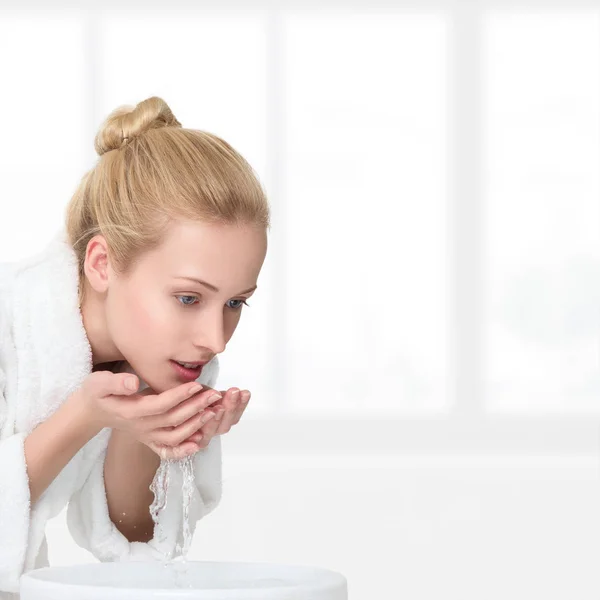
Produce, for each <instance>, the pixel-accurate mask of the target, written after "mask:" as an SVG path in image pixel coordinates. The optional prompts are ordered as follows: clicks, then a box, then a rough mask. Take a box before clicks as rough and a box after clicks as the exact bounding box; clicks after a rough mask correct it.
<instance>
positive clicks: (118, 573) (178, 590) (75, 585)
mask: <svg viewBox="0 0 600 600" xmlns="http://www.w3.org/2000/svg"><path fill="white" fill-rule="evenodd" d="M153 598H160V599H161V600H171V599H172V600H183V599H190V598H194V599H195V600H245V599H249V598H252V599H254V600H347V598H348V592H347V584H346V579H345V578H344V577H343V576H342V575H340V574H339V573H335V572H334V571H329V570H326V569H321V568H315V567H307V566H293V565H280V564H267V563H240V562H204V561H188V562H177V561H176V562H173V563H171V564H165V563H162V562H158V561H157V562H145V561H142V562H112V563H94V564H86V565H74V566H71V567H45V568H43V569H36V570H33V571H29V572H28V573H25V574H24V575H23V576H22V577H21V600H149V599H153Z"/></svg>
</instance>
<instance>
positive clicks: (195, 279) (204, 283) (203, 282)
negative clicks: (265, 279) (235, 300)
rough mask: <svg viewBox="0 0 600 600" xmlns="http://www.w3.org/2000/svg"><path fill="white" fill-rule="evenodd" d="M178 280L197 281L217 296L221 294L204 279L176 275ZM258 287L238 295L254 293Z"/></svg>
mask: <svg viewBox="0 0 600 600" xmlns="http://www.w3.org/2000/svg"><path fill="white" fill-rule="evenodd" d="M175 278H176V279H189V280H190V281H195V282H196V283H199V284H201V285H203V286H205V287H207V288H208V289H209V290H211V291H213V292H215V294H217V293H219V289H218V288H217V287H215V286H214V285H212V284H211V283H208V282H206V281H202V279H197V278H196V277H188V276H187V275H175ZM257 287H258V286H256V285H255V286H254V287H251V288H248V289H247V290H244V291H243V292H240V293H239V294H238V296H239V295H241V294H247V293H248V292H253V291H254V290H255V289H256V288H257Z"/></svg>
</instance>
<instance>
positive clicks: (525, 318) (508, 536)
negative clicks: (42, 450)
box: [0, 0, 600, 600]
mask: <svg viewBox="0 0 600 600" xmlns="http://www.w3.org/2000/svg"><path fill="white" fill-rule="evenodd" d="M0 81H1V84H0V85H1V93H0V114H1V115H2V126H1V143H0V206H1V213H0V261H8V260H10V261H12V260H17V259H19V258H21V257H24V256H27V255H29V254H31V253H33V252H34V251H38V250H40V249H41V248H42V247H43V246H44V245H45V244H46V243H47V242H48V240H49V236H50V235H51V234H52V232H54V231H55V230H56V229H57V228H58V227H60V226H61V221H62V215H63V210H64V207H65V206H66V204H67V202H68V200H69V198H70V196H71V194H72V193H73V191H74V189H75V187H76V185H77V183H78V181H79V179H80V178H81V176H82V175H83V173H84V172H85V171H86V170H87V169H89V168H91V166H92V165H93V163H94V161H95V152H94V149H93V137H94V135H95V133H96V131H97V129H98V127H99V125H100V123H101V122H102V120H103V118H104V117H106V116H107V115H108V113H109V112H110V111H111V110H112V109H113V108H116V107H117V106H119V105H121V104H135V103H137V102H139V101H141V100H143V99H145V98H147V97H149V96H151V95H158V96H161V97H163V98H164V99H165V100H166V101H167V102H168V103H169V105H170V106H171V108H172V109H173V111H174V113H175V115H176V116H177V118H178V119H179V120H180V121H181V122H182V123H183V125H184V127H191V128H198V129H205V130H208V131H211V132H214V133H216V134H217V135H220V136H222V137H223V138H225V139H226V140H228V141H229V142H230V143H232V145H233V146H234V147H236V148H237V149H238V150H239V151H240V152H241V153H242V154H243V155H244V156H245V157H246V158H247V159H248V160H249V162H250V163H251V164H252V165H253V166H254V167H255V169H256V170H257V172H258V174H259V176H260V177H261V179H262V180H263V182H264V184H265V187H266V189H267V192H268V194H269V197H270V200H271V204H272V212H273V226H272V232H271V234H270V250H269V255H268V258H267V262H266V264H265V268H264V271H263V273H262V275H261V278H260V279H259V289H258V291H257V292H256V294H255V296H254V298H253V301H251V302H250V305H251V307H250V308H249V309H244V314H243V318H242V320H241V323H240V326H239V328H238V330H237V331H236V334H235V336H234V337H233V339H232V340H231V342H230V344H229V346H228V348H227V351H226V352H225V353H224V354H223V355H222V356H221V366H222V370H221V373H222V376H221V380H220V382H219V387H220V388H222V389H225V388H227V387H228V386H231V385H237V386H242V387H246V388H248V389H250V390H251V391H252V392H253V397H252V400H251V402H250V406H249V408H248V410H247V411H246V414H245V416H244V418H243V419H242V421H241V422H240V423H239V424H238V425H237V426H235V427H234V428H233V429H232V431H231V432H230V433H229V434H227V435H226V436H224V438H223V450H224V497H223V500H222V503H221V505H220V506H219V508H218V509H217V510H216V511H215V512H214V513H212V514H211V515H209V516H208V517H206V519H204V520H202V521H201V522H200V523H199V524H198V528H197V531H196V536H195V539H194V543H193V546H192V549H191V551H190V558H191V559H194V560H240V561H269V562H287V563H298V564H312V565H318V566H323V567H327V568H331V569H334V570H338V571H340V572H342V573H343V574H345V575H346V577H347V579H348V583H349V592H350V598H351V599H352V600H372V599H375V598H376V599H378V600H388V599H389V600H392V599H398V600H399V599H403V600H404V599H406V600H437V599H438V598H448V599H450V598H452V599H460V600H482V599H485V600H500V599H502V600H504V599H506V598H511V599H513V600H517V599H523V600H525V599H527V600H530V599H532V598H545V599H546V600H555V599H556V600H558V599H567V598H568V599H569V600H575V599H577V600H591V599H592V598H594V599H596V598H598V595H599V593H600V584H599V583H598V577H597V572H598V564H599V563H600V546H599V544H598V539H599V538H600V518H599V512H600V511H599V509H600V469H599V466H600V465H599V455H600V453H599V440H600V279H599V267H600V202H599V191H600V190H599V183H600V178H599V175H600V156H599V155H600V3H598V2H597V1H591V0H546V1H544V0H523V1H519V0H505V1H500V0H482V1H480V2H476V1H466V0H464V1H459V0H455V1H450V0H396V1H391V0H388V1H385V0H353V1H352V2H342V1H337V0H320V1H319V2H316V1H312V0H308V1H304V2H300V1H292V0H289V1H281V2H265V1H263V2H259V1H255V0H245V1H242V0H238V1H235V0H221V1H216V0H213V1H197V2H190V1H182V0H170V1H169V2H168V3H167V2H164V0H163V1H159V0H147V1H145V2H138V1H134V0H119V1H118V2H117V1H116V0H110V1H105V2H93V3H92V2H89V3H85V2H75V1H72V2H67V1H64V2H59V1H54V0H53V1H50V2H42V1H41V0H38V1H34V0H12V1H11V0H4V1H0ZM31 293H32V294H33V293H35V290H31ZM48 539H49V544H50V561H51V564H53V565H63V564H64V565H66V564H72V563H81V562H89V561H92V560H94V559H93V557H92V556H91V555H90V554H88V553H87V552H86V551H84V550H82V549H80V548H79V547H78V546H76V545H75V543H74V542H73V541H72V539H71V537H70V535H69V533H68V531H67V528H66V523H65V514H64V513H62V514H61V515H59V516H58V517H57V518H56V519H54V520H53V521H51V522H50V524H49V527H48Z"/></svg>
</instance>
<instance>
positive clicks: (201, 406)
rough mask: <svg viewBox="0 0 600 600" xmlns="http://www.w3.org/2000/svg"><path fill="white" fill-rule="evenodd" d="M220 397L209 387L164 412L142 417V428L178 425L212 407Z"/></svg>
mask: <svg viewBox="0 0 600 600" xmlns="http://www.w3.org/2000/svg"><path fill="white" fill-rule="evenodd" d="M220 399H221V395H220V394H219V393H217V392H215V391H214V390H212V389H210V388H209V389H208V390H207V392H206V393H204V392H202V393H201V394H195V395H193V396H192V397H191V398H188V399H187V400H184V401H183V402H182V403H181V404H179V405H178V406H176V407H175V408H172V409H171V410H169V411H167V412H166V413H163V414H160V415H151V416H148V417H142V420H143V422H144V428H145V429H146V430H150V429H160V428H163V427H178V426H179V425H181V424H182V423H185V421H187V420H188V419H190V418H192V417H193V416H194V415H197V414H198V413H200V412H202V411H203V410H205V409H206V408H208V407H209V406H210V407H211V408H213V407H214V405H215V403H216V402H218V401H219V400H220Z"/></svg>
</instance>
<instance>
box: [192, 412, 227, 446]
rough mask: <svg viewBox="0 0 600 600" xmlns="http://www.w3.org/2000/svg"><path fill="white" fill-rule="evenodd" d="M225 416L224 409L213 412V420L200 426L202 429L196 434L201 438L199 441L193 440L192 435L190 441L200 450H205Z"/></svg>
mask: <svg viewBox="0 0 600 600" xmlns="http://www.w3.org/2000/svg"><path fill="white" fill-rule="evenodd" d="M224 414H225V409H224V408H222V407H219V408H217V410H216V411H215V418H214V419H211V420H210V421H208V423H206V424H204V425H203V426H202V429H200V431H199V432H198V433H199V434H200V435H201V437H200V439H194V435H192V440H193V441H195V442H197V443H198V445H199V446H200V448H206V447H207V446H208V444H209V442H210V441H211V440H212V438H214V437H215V435H217V430H218V428H219V423H220V421H221V419H222V418H223V415H224Z"/></svg>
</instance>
